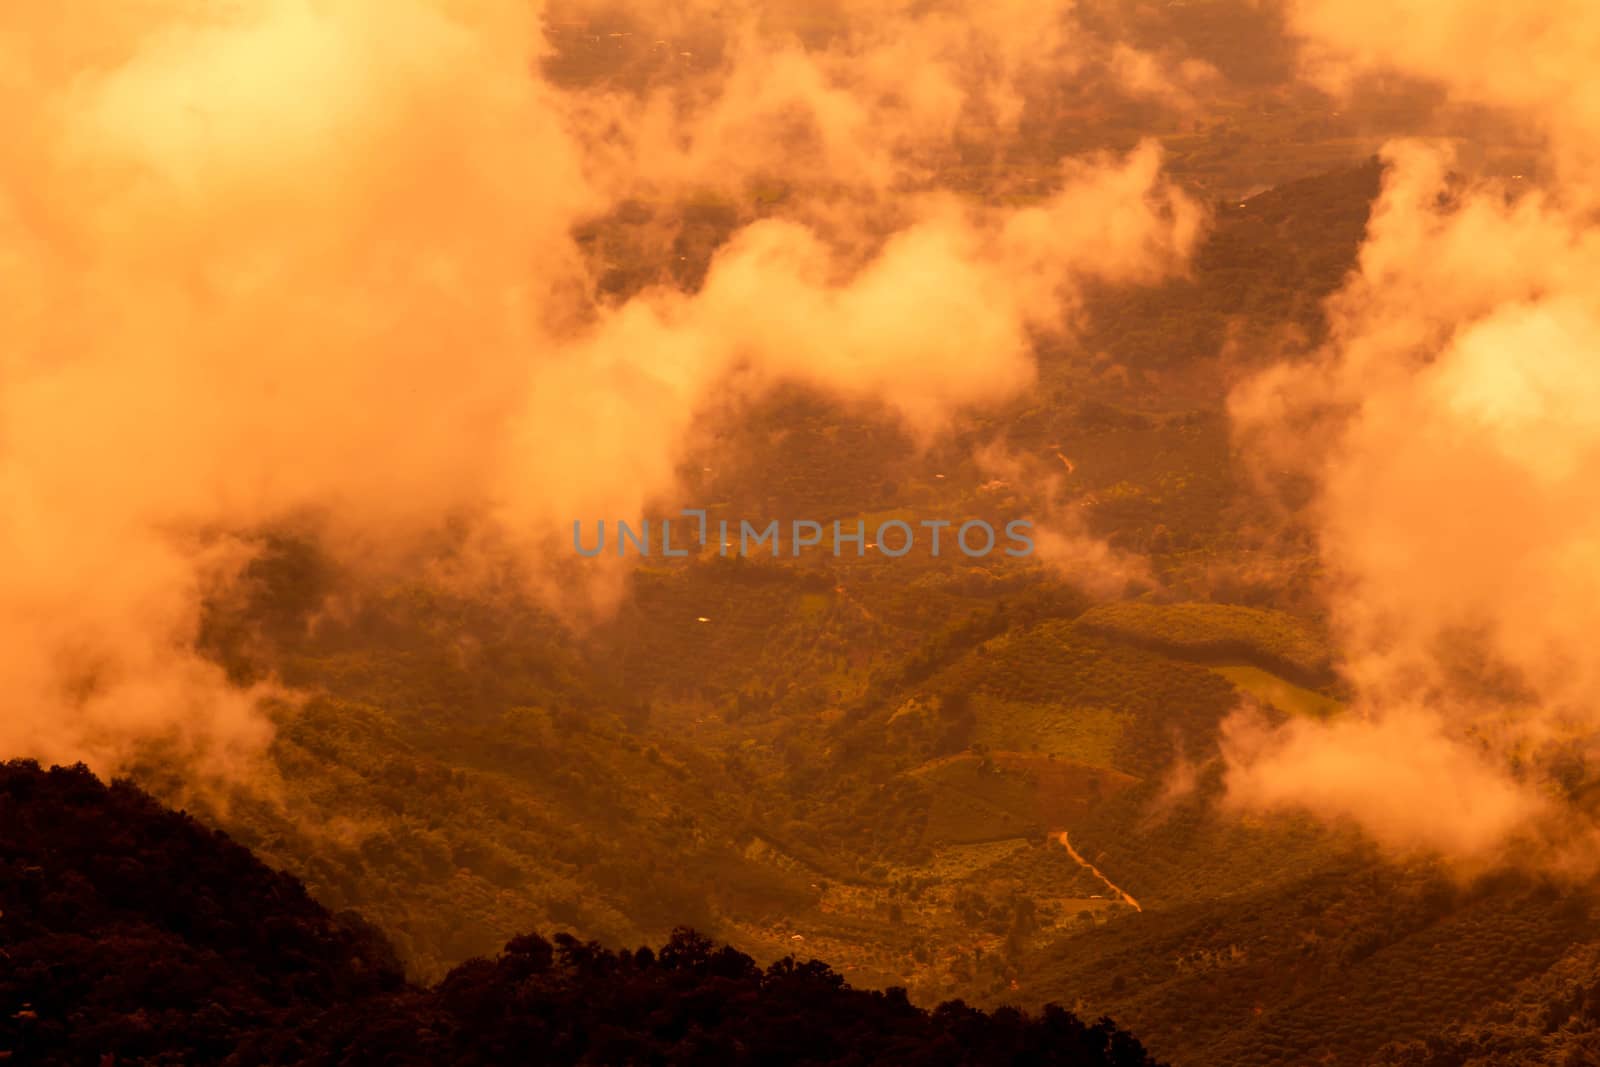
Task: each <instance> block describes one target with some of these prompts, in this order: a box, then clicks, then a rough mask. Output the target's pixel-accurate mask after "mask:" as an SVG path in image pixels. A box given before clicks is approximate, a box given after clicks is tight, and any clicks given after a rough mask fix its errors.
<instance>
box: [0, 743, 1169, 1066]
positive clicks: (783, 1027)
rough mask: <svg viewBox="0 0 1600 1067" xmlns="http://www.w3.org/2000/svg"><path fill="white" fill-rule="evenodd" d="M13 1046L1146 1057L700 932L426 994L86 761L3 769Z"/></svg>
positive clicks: (538, 950)
mask: <svg viewBox="0 0 1600 1067" xmlns="http://www.w3.org/2000/svg"><path fill="white" fill-rule="evenodd" d="M0 962H3V966H0V1005H3V1006H4V1007H5V1009H6V1010H5V1013H4V1016H3V1017H0V1057H4V1058H5V1059H6V1060H9V1061H11V1062H18V1063H97V1062H98V1063H101V1064H115V1063H130V1064H132V1063H186V1064H200V1063H230V1064H249V1063H313V1064H333V1063H395V1064H401V1063H415V1064H436V1063H444V1062H449V1063H550V1064H557V1063H624V1062H626V1063H663V1064H667V1063H750V1064H782V1063H817V1064H820V1063H904V1064H929V1065H934V1064H1041V1065H1042V1064H1063V1065H1066V1064H1071V1065H1083V1067H1090V1065H1107V1067H1110V1065H1116V1067H1144V1065H1153V1064H1154V1062H1155V1061H1154V1060H1152V1059H1151V1058H1150V1057H1149V1056H1148V1055H1146V1054H1145V1052H1144V1050H1143V1049H1142V1048H1141V1047H1140V1045H1139V1043H1138V1041H1137V1040H1135V1039H1134V1038H1132V1037H1131V1036H1129V1035H1128V1034H1127V1033H1125V1032H1123V1031H1121V1030H1119V1029H1118V1028H1117V1027H1116V1026H1115V1025H1114V1024H1112V1023H1111V1022H1110V1021H1109V1020H1102V1021H1101V1022H1099V1023H1096V1024H1093V1025H1089V1024H1085V1023H1083V1022H1081V1021H1080V1020H1079V1019H1078V1018H1076V1017H1075V1016H1073V1015H1072V1014H1071V1013H1069V1012H1066V1011H1064V1010H1062V1009H1060V1008H1058V1007H1055V1006H1048V1007H1046V1008H1045V1009H1044V1010H1043V1011H1042V1013H1040V1014H1039V1015H1038V1016H1029V1015H1026V1014H1024V1013H1022V1012H1018V1011H1015V1010H1011V1009H1006V1010H1000V1011H996V1012H994V1013H992V1014H988V1013H985V1012H982V1011H979V1010H976V1009H973V1008H969V1007H967V1006H966V1005H964V1004H962V1003H961V1002H959V1001H954V1002H950V1003H947V1004H943V1005H940V1006H939V1007H938V1008H937V1009H935V1010H934V1011H932V1012H928V1011H924V1010H921V1009H919V1008H916V1007H914V1006H912V1005H911V1003H910V1002H909V1001H908V1000H907V999H906V996H905V992H904V990H896V989H891V990H888V991H887V992H867V991H862V990H857V989H853V988H851V987H850V986H849V985H848V984H846V983H845V982H844V981H843V980H842V979H841V978H840V977H839V976H838V975H836V974H835V973H834V972H833V971H831V970H830V969H829V968H828V967H827V966H826V965H825V964H822V963H819V962H816V961H809V962H799V961H796V960H795V959H794V958H792V957H790V958H785V959H783V960H781V961H779V962H778V963H775V964H773V965H772V966H770V967H767V968H762V967H760V966H758V965H757V964H756V963H755V962H754V961H753V960H752V959H751V958H750V957H748V956H746V955H744V954H743V953H740V952H737V951H735V950H733V949H731V948H727V947H720V948H719V947H717V946H715V945H714V944H713V943H712V942H711V941H709V940H708V939H706V938H703V937H701V936H699V935H697V934H695V933H693V932H692V931H689V930H680V931H677V932H676V933H674V935H673V936H672V938H671V940H670V941H668V942H667V943H666V944H665V945H663V946H662V947H661V948H660V949H659V950H655V951H652V950H650V949H647V948H641V949H639V950H637V951H634V952H629V951H614V950H608V949H605V948H603V947H601V946H600V945H598V944H596V943H594V942H582V941H579V940H578V939H576V938H573V937H571V936H566V935H562V936H558V937H556V938H555V939H554V940H553V941H551V940H546V939H545V938H543V937H540V936H538V935H535V934H528V935H524V936H521V937H517V938H515V939H513V940H512V941H511V942H509V943H508V944H507V945H506V946H505V948H504V950H503V951H501V952H500V953H499V954H498V955H497V956H496V957H495V958H494V959H492V960H491V959H474V960H471V961H468V962H467V963H464V964H462V965H461V966H459V967H457V968H456V969H454V970H453V971H451V972H450V973H449V974H448V975H447V976H446V977H445V978H444V980H443V981H441V982H440V983H438V984H437V985H435V986H433V987H431V988H420V987H417V986H413V985H408V984H406V983H405V982H404V981H403V979H402V978H401V976H400V973H399V970H398V966H397V964H396V962H395V959H394V955H393V951H392V949H390V947H389V946H388V944H387V943H386V942H385V941H384V940H383V938H382V936H381V935H379V934H377V933H376V932H375V931H374V930H373V929H372V928H371V927H370V926H368V925H367V924H365V923H364V922H362V921H361V920H360V919H358V918H356V917H354V916H352V915H348V914H345V915H339V916H334V915H331V914H329V913H328V912H327V911H326V910H324V909H323V908H321V907H320V906H318V905H317V904H316V903H314V902H313V901H312V900H311V899H310V898H309V897H308V896H307V895H306V892H305V888H304V887H303V886H302V885H301V884H300V883H299V882H298V881H296V880H295V879H294V878H292V877H290V876H289V875H286V874H283V873H281V872H275V871H273V870H271V869H270V868H268V867H266V866H265V865H263V864H262V863H261V862H260V861H259V860H257V859H256V858H255V857H253V856H252V855H251V854H250V853H249V852H248V851H247V850H246V849H244V848H242V847H241V846H239V845H238V844H236V843H234V842H232V841H231V840H229V839H228V838H227V836H226V835H223V834H221V833H218V832H216V831H214V830H210V829H207V828H206V827H204V826H202V825H200V824H199V823H198V822H196V821H195V820H194V819H193V818H192V817H190V816H188V815H185V814H181V813H177V812H173V811H171V810H168V809H165V808H163V807H162V806H161V805H159V804H158V803H157V802H156V801H154V800H153V799H152V798H151V797H149V796H148V795H147V794H145V793H143V792H141V791H140V790H138V789H137V788H135V787H133V786H131V785H129V784H127V783H123V782H118V783H114V784H112V785H111V786H109V787H108V786H105V785H103V784H102V783H101V782H100V781H99V780H98V779H96V778H95V777H94V776H93V775H92V774H91V773H90V772H89V771H88V770H87V769H86V768H84V767H82V766H81V765H80V766H77V767H71V768H61V767H55V768H51V769H50V770H48V771H45V770H42V769H41V768H40V767H39V766H38V765H37V764H34V763H31V762H21V761H13V762H10V763H6V764H4V765H3V766H0Z"/></svg>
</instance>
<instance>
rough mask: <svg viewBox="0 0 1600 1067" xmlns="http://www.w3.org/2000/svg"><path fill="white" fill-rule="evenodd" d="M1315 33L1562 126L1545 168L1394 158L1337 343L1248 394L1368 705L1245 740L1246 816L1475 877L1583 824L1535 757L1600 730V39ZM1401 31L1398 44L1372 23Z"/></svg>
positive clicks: (1239, 779)
mask: <svg viewBox="0 0 1600 1067" xmlns="http://www.w3.org/2000/svg"><path fill="white" fill-rule="evenodd" d="M1294 11H1295V20H1294V24H1295V26H1296V27H1297V28H1298V29H1299V30H1300V32H1302V33H1304V34H1307V35H1308V36H1309V37H1310V39H1311V41H1312V43H1313V53H1312V54H1313V56H1314V59H1315V62H1316V64H1317V68H1318V71H1319V73H1321V74H1323V75H1327V74H1328V72H1329V71H1330V70H1334V71H1343V72H1344V73H1346V74H1355V73H1360V72H1365V71H1368V70H1371V69H1391V70H1397V71H1399V72H1400V73H1403V74H1406V75H1410V76H1417V77H1425V78H1430V79H1434V80H1436V81H1437V82H1439V83H1440V84H1441V86H1442V87H1443V89H1444V90H1445V92H1446V94H1447V95H1448V96H1449V97H1450V98H1451V99H1452V100H1458V101H1467V102H1472V103H1475V104H1483V105H1489V106H1492V107H1495V108H1498V109H1500V110H1501V111H1502V112H1504V113H1505V114H1506V115H1509V116H1513V117H1515V118H1518V119H1520V120H1523V121H1525V122H1526V123H1528V124H1530V125H1532V126H1533V127H1535V128H1537V129H1540V130H1542V131H1544V133H1545V135H1546V139H1547V147H1546V151H1545V163H1546V165H1545V166H1544V167H1543V168H1542V176H1538V177H1535V176H1528V177H1523V176H1518V177H1515V178H1511V177H1503V178H1496V177H1488V176H1473V175H1471V174H1470V173H1458V170H1459V169H1460V168H1459V164H1458V162H1457V160H1456V159H1455V157H1454V155H1453V152H1452V149H1451V147H1450V146H1449V145H1447V144H1444V143H1438V142H1418V141H1406V142H1397V143H1395V144H1392V145H1390V146H1389V147H1388V148H1387V149H1386V150H1385V153H1384V155H1385V158H1386V162H1387V166H1388V169H1387V176H1386V179H1385V182H1384V188H1383V192H1382V194H1381V196H1380V198H1379V200H1378V202H1377V203H1376V205H1375V206H1374V210H1373V214H1372V218H1371V221H1370V224H1369V228H1368V233H1367V238H1366V242H1365V244H1364V245H1363V247H1362V250H1361V255H1360V262H1359V267H1358V270H1357V271H1356V272H1355V273H1354V274H1353V275H1352V276H1351V278H1350V279H1349V280H1348V281H1347V283H1346V285H1345V286H1344V288H1343V289H1342V291H1341V292H1340V293H1338V294H1337V295H1336V296H1335V297H1334V298H1333V299H1332V301H1331V302H1330V304H1329V306H1328V313H1329V322H1330V328H1331V340H1330V341H1329V343H1328V344H1327V345H1326V346H1325V347H1324V348H1323V349H1322V350H1321V351H1319V352H1317V353H1315V354H1314V355H1313V357H1311V358H1310V359H1309V360H1307V361H1304V362H1300V363H1289V364H1284V365H1281V366H1279V367H1276V368H1274V369H1273V370H1271V371H1269V372H1267V373H1266V374H1264V375H1263V376H1261V377H1260V378H1258V379H1256V380H1254V381H1252V382H1250V383H1247V384H1246V385H1245V386H1244V387H1243V388H1241V389H1240V390H1239V391H1238V392H1237V393H1236V394H1235V396H1234V398H1233V407H1234V412H1235V415H1236V418H1237V419H1238V423H1239V426H1240V430H1241V436H1242V438H1243V439H1244V440H1246V441H1247V442H1249V443H1250V445H1251V447H1252V448H1253V449H1254V450H1255V451H1256V454H1257V455H1258V456H1262V457H1265V458H1266V459H1267V460H1268V461H1269V462H1271V463H1275V464H1277V465H1279V466H1284V467H1291V468H1292V469H1295V470H1298V471H1300V472H1302V473H1304V474H1307V475H1309V476H1310V477H1311V478H1312V479H1313V480H1314V483H1315V484H1316V486H1317V487H1318V488H1317V493H1316V498H1315V500H1314V502H1313V504H1312V505H1311V510H1310V514H1309V518H1310V520H1311V521H1312V523H1313V524H1314V526H1315V528H1316V530H1317V533H1318V539H1319V543H1320V548H1321V554H1322V557H1323V560H1324V562H1325V564H1326V565H1327V567H1328V570H1329V573H1330V579H1331V580H1330V583H1329V586H1328V594H1329V598H1330V611H1331V616H1332V623H1333V626H1334V630H1335V632H1336V634H1337V635H1338V637H1339V639H1340V643H1341V647H1342V652H1343V657H1344V672H1345V674H1346V676H1347V677H1348V678H1349V680H1350V681H1351V682H1352V684H1353V685H1354V687H1355V689H1356V693H1357V705H1356V709H1355V712H1354V714H1353V715H1352V716H1351V717H1350V718H1349V719H1347V720H1344V721H1339V722H1334V723H1330V724H1327V725H1313V724H1307V723H1303V722H1296V723H1294V724H1292V725H1290V726H1288V727H1286V728H1285V729H1284V731H1283V732H1282V733H1281V734H1280V735H1278V736H1276V737H1273V738H1271V739H1269V740H1267V741H1264V742H1262V743H1261V744H1260V745H1242V744H1235V745H1234V747H1233V749H1232V758H1233V761H1234V766H1233V768H1232V774H1231V778H1230V781H1231V783H1232V785H1233V788H1234V791H1235V799H1236V800H1237V801H1238V802H1239V803H1241V804H1246V805H1265V806H1281V805H1288V804H1299V805H1302V806H1304V807H1307V808H1310V809H1311V810H1314V811H1319V812H1322V813H1326V814H1332V815H1340V816H1348V817H1350V818H1353V819H1355V820H1356V821H1357V822H1359V823H1360V824H1361V825H1362V826H1364V827H1365V828H1367V829H1368V830H1369V831H1371V832H1372V833H1373V834H1374V835H1376V836H1377V837H1378V838H1379V839H1380V840H1385V841H1389V842H1393V843H1397V844H1410V845H1427V846H1430V847H1433V848H1436V849H1439V850H1442V851H1445V852H1447V853H1451V854H1457V855H1470V856H1480V855H1482V854H1484V853H1486V852H1487V851H1489V850H1491V849H1492V848H1494V847H1495V846H1496V845H1497V844H1503V843H1504V842H1505V841H1506V840H1508V839H1509V838H1510V837H1512V836H1513V835H1514V834H1515V833H1518V832H1520V831H1525V830H1528V829H1529V828H1530V827H1531V826H1532V825H1533V823H1535V822H1540V821H1549V820H1552V819H1555V820H1558V821H1559V820H1566V821H1568V822H1580V823H1581V822H1586V821H1587V816H1580V815H1579V814H1578V813H1577V812H1576V811H1573V810H1571V809H1566V810H1556V809H1555V808H1554V805H1555V802H1554V801H1553V800H1552V799H1551V797H1552V796H1553V795H1554V794H1555V793H1556V790H1555V789H1554V786H1553V784H1552V781H1551V778H1550V774H1549V768H1547V767H1542V766H1540V765H1539V763H1538V761H1537V760H1536V759H1535V760H1532V761H1531V762H1527V758H1528V757H1529V756H1530V755H1531V754H1533V753H1536V752H1537V751H1539V746H1542V745H1546V744H1548V743H1552V742H1554V743H1567V744H1577V745H1584V744H1587V739H1588V738H1590V737H1592V736H1593V733H1594V731H1595V729H1596V727H1597V726H1600V722H1597V712H1596V710H1595V709H1596V704H1595V696H1596V694H1597V692H1600V656H1597V655H1596V653H1595V650H1594V644H1593V639H1592V634H1593V633H1594V632H1595V627H1596V625H1600V608H1597V607H1596V605H1597V604H1600V596H1597V594H1600V588H1597V586H1600V496H1597V494H1596V493H1595V491H1594V489H1593V486H1592V482H1593V479H1592V477H1589V476H1587V475H1586V474H1585V472H1586V471H1589V470H1592V469H1593V464H1594V463H1595V461H1596V460H1597V459H1600V419H1597V417H1596V414H1595V412H1596V411H1600V406H1597V405H1596V401H1597V400H1600V318H1597V316H1600V284H1597V282H1596V278H1600V273H1597V268H1600V231H1597V229H1596V227H1595V226H1594V223H1593V215H1592V211H1591V207H1592V205H1593V204H1594V203H1595V193H1596V188H1595V186H1594V185H1593V180H1592V172H1591V171H1587V170H1585V169H1583V168H1581V167H1576V166H1574V161H1576V160H1579V159H1580V158H1582V157H1584V156H1585V155H1586V154H1587V153H1588V152H1589V151H1590V148H1589V145H1590V144H1592V143H1593V136H1592V135H1593V134H1594V133H1595V132H1596V130H1595V121H1596V118H1597V114H1600V113H1597V111H1596V109H1595V100H1596V99H1597V98H1596V97H1595V96H1594V94H1593V93H1592V92H1591V88H1592V81H1593V79H1592V77H1590V76H1589V74H1588V73H1587V63H1586V61H1585V60H1584V59H1583V58H1582V57H1583V56H1584V55H1585V54H1587V53H1586V52H1585V51H1584V49H1585V47H1587V46H1592V44H1593V42H1594V36H1595V34H1596V33H1597V32H1600V19H1597V18H1596V17H1595V15H1594V13H1593V12H1592V11H1591V9H1589V8H1588V7H1584V6H1582V5H1575V4H1558V5H1555V6H1553V7H1548V6H1547V7H1541V8H1540V9H1539V10H1538V11H1537V12H1534V11H1533V10H1532V9H1529V10H1528V11H1520V10H1517V11H1513V10H1512V9H1509V8H1505V7H1501V6H1496V5H1490V4H1477V3H1452V4H1439V3H1422V2H1415V3H1406V4H1403V5H1402V10H1401V11H1400V12H1398V13H1397V12H1396V11H1395V9H1393V8H1392V6H1391V7H1386V8H1385V9H1384V11H1383V12H1382V13H1380V12H1379V11H1378V9H1377V8H1373V7H1368V6H1363V5H1359V4H1358V5H1354V6H1351V5H1344V4H1341V5H1337V6H1335V5H1331V4H1325V3H1320V2H1303V3H1300V4H1298V5H1296V6H1295V8H1294ZM1397 14H1398V15H1403V16H1404V22H1405V24H1406V25H1407V33H1406V34H1405V35H1404V42H1403V43H1402V42H1401V41H1400V40H1399V39H1397V38H1394V37H1393V35H1386V34H1383V33H1381V32H1378V29H1377V27H1378V25H1379V23H1378V20H1379V19H1380V18H1381V19H1382V20H1383V21H1384V22H1388V21H1390V20H1393V19H1395V18H1396V17H1397ZM1586 43H1587V45H1586ZM1508 56H1516V57H1517V59H1516V63H1515V69H1512V64H1511V63H1510V62H1509V61H1508V60H1507V59H1506V57H1508ZM1480 60H1481V62H1480ZM1519 765H1520V766H1521V770H1520V771H1519V770H1517V768H1518V767H1519Z"/></svg>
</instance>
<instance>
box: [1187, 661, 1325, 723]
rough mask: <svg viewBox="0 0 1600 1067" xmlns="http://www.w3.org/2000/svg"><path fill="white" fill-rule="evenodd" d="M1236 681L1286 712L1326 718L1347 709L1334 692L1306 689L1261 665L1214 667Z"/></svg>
mask: <svg viewBox="0 0 1600 1067" xmlns="http://www.w3.org/2000/svg"><path fill="white" fill-rule="evenodd" d="M1211 669H1212V670H1214V671H1215V672H1217V673H1218V674H1220V675H1222V676H1223V677H1224V678H1226V679H1227V680H1228V681H1230V682H1232V683H1233V684H1234V687H1235V688H1238V689H1242V690H1244V691H1245V692H1246V693H1249V694H1250V695H1251V696H1253V697H1255V698H1256V699H1257V700H1261V701H1264V702H1266V703H1268V704H1271V705H1272V706H1273V707H1275V708H1277V709H1278V710H1279V711H1281V712H1283V713H1284V714H1285V715H1305V716H1309V717H1311V718H1314V719H1326V718H1330V717H1332V716H1334V715H1337V714H1339V713H1340V712H1341V711H1343V710H1344V705H1343V704H1341V703H1339V702H1338V701H1337V700H1334V699H1333V698H1332V697H1330V696H1324V695H1323V694H1321V693H1318V692H1317V691H1316V690H1314V689H1306V688H1305V687H1303V686H1298V685H1295V684H1294V683H1293V682H1288V681H1285V680H1284V679H1282V678H1279V677H1278V676H1277V675H1276V674H1269V673H1268V672H1266V671H1264V670H1261V669H1260V668H1259V667H1246V666H1237V667H1213V668H1211Z"/></svg>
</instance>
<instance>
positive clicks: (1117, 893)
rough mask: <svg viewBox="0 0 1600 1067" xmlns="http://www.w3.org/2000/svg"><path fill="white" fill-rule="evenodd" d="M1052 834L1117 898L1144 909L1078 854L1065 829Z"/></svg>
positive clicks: (1141, 909)
mask: <svg viewBox="0 0 1600 1067" xmlns="http://www.w3.org/2000/svg"><path fill="white" fill-rule="evenodd" d="M1053 836H1054V837H1055V839H1056V840H1057V841H1060V842H1061V847H1062V848H1064V849H1066V850H1067V854H1068V855H1070V856H1071V857H1072V858H1073V859H1075V860H1077V861H1078V866H1080V867H1082V868H1083V869H1084V870H1086V871H1088V872H1089V873H1090V874H1092V875H1094V876H1095V877H1096V878H1098V879H1100V880H1101V881H1102V882H1104V883H1105V884H1106V888H1107V889H1109V890H1111V892H1112V893H1113V894H1114V895H1115V896H1116V897H1117V899H1119V900H1121V901H1122V902H1123V903H1125V904H1127V905H1128V906H1129V907H1131V908H1132V909H1133V910H1134V911H1143V910H1144V909H1143V908H1141V907H1139V902H1138V901H1137V900H1134V899H1133V896H1132V895H1131V894H1130V893H1128V892H1127V891H1126V890H1124V889H1123V888H1122V887H1121V886H1119V885H1117V884H1116V883H1115V882H1113V881H1112V880H1111V879H1109V878H1107V877H1106V876H1105V875H1103V874H1101V873H1100V868H1099V867H1096V866H1095V865H1094V864H1092V863H1090V862H1089V861H1088V860H1086V859H1084V858H1083V857H1082V856H1080V855H1079V854H1078V850H1077V849H1075V848H1073V847H1072V842H1070V841H1068V840H1067V832H1066V831H1065V830H1057V831H1056V832H1055V834H1054V835H1053Z"/></svg>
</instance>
